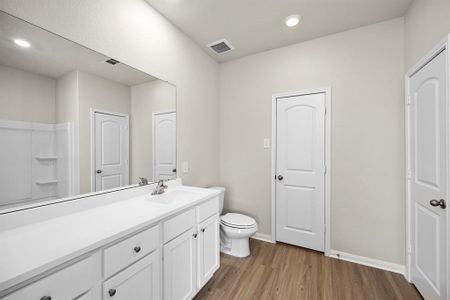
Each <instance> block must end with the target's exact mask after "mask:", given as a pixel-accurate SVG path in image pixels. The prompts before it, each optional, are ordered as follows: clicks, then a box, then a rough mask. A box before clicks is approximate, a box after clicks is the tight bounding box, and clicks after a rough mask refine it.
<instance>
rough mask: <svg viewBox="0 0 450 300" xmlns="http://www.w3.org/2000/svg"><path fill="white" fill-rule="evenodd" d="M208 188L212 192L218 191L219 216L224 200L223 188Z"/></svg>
mask: <svg viewBox="0 0 450 300" xmlns="http://www.w3.org/2000/svg"><path fill="white" fill-rule="evenodd" d="M209 188H210V189H213V190H218V191H220V194H219V214H222V211H223V200H224V198H225V188H224V187H221V186H211V187H209Z"/></svg>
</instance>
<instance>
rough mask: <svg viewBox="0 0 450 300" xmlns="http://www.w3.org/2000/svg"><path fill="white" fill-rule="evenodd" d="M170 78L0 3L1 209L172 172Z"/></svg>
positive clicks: (167, 175) (173, 117) (173, 133)
mask: <svg viewBox="0 0 450 300" xmlns="http://www.w3.org/2000/svg"><path fill="white" fill-rule="evenodd" d="M176 120H177V112H176V87H175V86H174V85H172V84H170V83H168V82H166V81H163V80H160V79H158V78H156V77H154V76H152V75H149V74H146V73H144V72H141V71H139V70H136V69H134V68H132V67H130V66H127V65H125V64H123V63H121V62H119V61H116V60H114V59H112V58H110V57H107V56H104V55H102V54H100V53H98V52H95V51H92V50H90V49H87V48H85V47H83V46H80V45H79V44H76V43H74V42H71V41H69V40H66V39H64V38H62V37H60V36H58V35H55V34H52V33H50V32H48V31H45V30H43V29H41V28H39V27H36V26H34V25H32V24H29V23H27V22H24V21H22V20H20V19H17V18H15V17H12V16H10V15H8V14H6V13H3V12H0V143H1V146H0V211H1V210H2V209H7V210H11V209H15V208H17V207H19V206H21V207H23V206H24V205H29V204H32V205H39V204H41V203H44V202H45V203H49V202H50V203H51V202H55V201H59V200H58V199H62V198H66V199H67V198H70V197H75V196H77V195H80V194H86V193H92V192H101V191H105V190H112V189H117V188H122V187H127V186H130V185H135V184H137V183H138V182H139V181H140V178H141V177H143V178H147V179H148V180H149V182H152V181H158V180H161V179H164V180H168V179H173V178H175V177H176V144H177V142H176V141H177V136H176Z"/></svg>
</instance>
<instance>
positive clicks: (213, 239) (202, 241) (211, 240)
mask: <svg viewBox="0 0 450 300" xmlns="http://www.w3.org/2000/svg"><path fill="white" fill-rule="evenodd" d="M198 232H199V236H198V287H199V289H200V288H202V287H203V286H204V285H205V284H206V282H208V280H209V279H211V277H212V276H213V274H214V272H215V271H217V269H218V268H219V266H220V248H219V247H220V232H219V215H215V216H213V217H211V218H209V219H208V220H206V221H205V222H203V223H201V224H199V225H198Z"/></svg>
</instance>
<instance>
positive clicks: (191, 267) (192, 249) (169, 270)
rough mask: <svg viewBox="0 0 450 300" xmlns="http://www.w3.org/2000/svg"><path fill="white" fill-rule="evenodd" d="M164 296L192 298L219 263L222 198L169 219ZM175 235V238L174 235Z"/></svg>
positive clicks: (165, 297)
mask: <svg viewBox="0 0 450 300" xmlns="http://www.w3.org/2000/svg"><path fill="white" fill-rule="evenodd" d="M163 228H164V233H163V235H164V241H167V243H166V244H165V245H164V267H163V273H164V299H166V300H179V299H191V298H192V297H194V296H195V294H196V293H197V292H198V291H199V290H200V289H201V288H202V287H203V286H204V285H205V284H206V282H207V281H208V280H209V279H210V278H211V277H212V275H213V274H214V272H215V271H216V270H217V269H218V268H219V265H220V250H219V246H220V240H219V239H220V235H219V199H218V198H213V199H211V200H209V201H206V202H205V203H203V204H200V205H198V206H197V207H196V208H195V210H194V209H192V210H190V211H187V212H185V213H183V214H180V215H178V216H176V217H174V218H173V219H170V220H168V221H166V222H165V223H164V225H163ZM173 237H175V238H173Z"/></svg>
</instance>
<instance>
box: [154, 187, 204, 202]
mask: <svg viewBox="0 0 450 300" xmlns="http://www.w3.org/2000/svg"><path fill="white" fill-rule="evenodd" d="M198 195H199V194H198V193H196V192H191V191H186V190H175V191H168V192H165V193H164V194H160V195H152V196H150V198H149V199H148V201H150V202H154V203H160V204H174V203H178V202H183V201H188V200H191V199H192V198H193V197H198Z"/></svg>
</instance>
